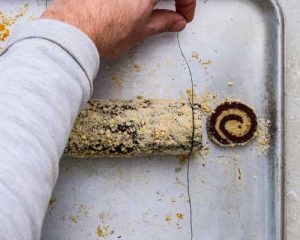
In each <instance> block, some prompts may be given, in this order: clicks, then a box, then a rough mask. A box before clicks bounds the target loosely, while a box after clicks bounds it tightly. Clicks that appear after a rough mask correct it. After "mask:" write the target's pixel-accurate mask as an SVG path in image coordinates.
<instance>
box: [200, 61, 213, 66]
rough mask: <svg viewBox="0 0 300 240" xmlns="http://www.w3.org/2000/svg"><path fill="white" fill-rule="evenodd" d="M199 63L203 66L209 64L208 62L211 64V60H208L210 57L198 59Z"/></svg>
mask: <svg viewBox="0 0 300 240" xmlns="http://www.w3.org/2000/svg"><path fill="white" fill-rule="evenodd" d="M199 63H200V64H202V65H203V66H205V65H210V64H212V63H213V62H212V60H210V59H208V60H202V59H200V60H199Z"/></svg>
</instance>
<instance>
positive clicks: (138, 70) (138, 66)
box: [131, 64, 142, 72]
mask: <svg viewBox="0 0 300 240" xmlns="http://www.w3.org/2000/svg"><path fill="white" fill-rule="evenodd" d="M141 69H142V67H141V66H140V65H138V64H133V66H132V67H131V70H132V71H133V72H140V71H141Z"/></svg>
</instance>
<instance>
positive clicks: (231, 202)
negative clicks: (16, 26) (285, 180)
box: [0, 0, 283, 240]
mask: <svg viewBox="0 0 300 240" xmlns="http://www.w3.org/2000/svg"><path fill="white" fill-rule="evenodd" d="M5 2H6V3H7V4H5ZM12 2H14V3H17V2H18V1H8V0H7V1H3V3H2V1H1V3H0V6H1V7H3V8H4V6H6V5H7V6H9V5H11V4H12ZM24 2H25V1H24ZM36 2H42V3H45V2H43V1H31V3H32V6H31V9H36V10H35V12H36V13H37V14H38V13H39V12H40V11H41V9H42V8H41V6H40V5H39V4H40V3H38V4H36ZM42 5H43V4H42ZM161 5H163V6H166V7H168V8H172V7H173V2H172V1H164V2H162V3H161ZM32 11H34V10H32ZM282 30H283V20H282V18H281V14H280V9H279V7H278V5H277V4H276V3H275V1H272V0H203V1H199V5H198V9H197V15H196V19H195V21H194V22H193V23H191V24H190V25H189V26H188V28H187V29H186V30H185V31H184V32H183V33H181V34H180V35H179V40H180V43H181V45H182V48H183V52H184V54H185V56H186V57H187V58H188V61H189V65H190V66H191V70H192V74H193V78H194V81H195V84H196V87H195V91H196V92H197V93H198V94H202V93H203V92H206V91H209V92H216V93H218V94H219V96H220V99H222V98H223V97H228V96H230V97H233V98H239V99H241V100H243V101H244V102H246V103H248V104H250V105H252V106H254V107H255V109H256V111H257V113H258V115H259V117H262V118H266V119H270V120H271V121H272V123H273V128H272V135H273V137H272V144H271V148H270V150H269V152H268V154H267V155H262V156H259V155H258V152H257V150H256V148H255V146H254V145H253V144H254V143H252V144H250V145H248V146H246V147H241V148H236V149H229V150H228V149H227V150H226V149H223V148H219V147H217V146H215V145H213V144H212V143H210V144H209V148H210V152H209V155H208V156H207V157H204V158H200V157H195V158H194V159H193V160H192V161H191V164H190V189H191V200H192V226H193V237H194V239H195V240H198V239H199V240H200V239H201V240H202V239H203V240H215V239H216V240H217V239H264V240H271V239H272V240H273V239H281V237H282V236H281V233H282V222H281V221H282V218H281V210H282V209H281V204H282V201H281V192H282V186H281V181H282V175H281V174H282V172H281V170H280V169H281V167H282V153H283V152H282V136H281V134H282V91H283V85H282V80H283V79H282V78H283V75H282V70H283V69H282V63H283V56H282V38H283V35H282V34H283V32H282ZM193 52H197V53H198V54H199V58H198V59H196V58H195V57H194V58H193V57H192V53H193ZM200 59H201V61H200ZM208 60H211V62H212V63H211V64H206V63H208V62H209V61H208ZM228 81H231V82H233V83H234V85H233V86H232V87H228V85H227V83H228ZM190 87H191V85H190V81H189V74H188V71H187V68H186V66H185V64H184V61H183V59H182V56H181V55H180V52H179V49H178V45H177V39H176V35H174V34H162V35H161V36H158V37H155V38H152V39H150V40H148V41H146V42H145V43H143V44H142V45H140V46H138V47H137V48H135V49H133V50H132V51H131V52H130V53H129V54H128V55H127V56H124V58H122V59H121V60H119V61H118V62H114V63H109V62H105V61H103V62H102V66H101V70H100V73H99V77H98V79H97V81H96V82H95V93H94V97H95V98H134V97H136V96H137V95H142V96H145V97H149V98H162V97H169V98H179V97H185V96H186V93H185V92H186V89H188V88H190ZM204 138H205V139H206V134H205V132H204ZM175 169H176V171H175ZM186 171H187V165H184V166H181V165H180V164H179V163H178V159H177V158H176V157H171V156H164V157H153V158H136V159H102V160H97V159H83V160H77V159H63V160H62V162H61V173H60V178H59V180H58V184H57V186H56V188H55V191H54V194H53V201H52V204H51V205H50V207H49V211H48V213H47V216H46V220H45V225H44V228H43V239H45V240H48V239H58V240H64V239H72V240H73V239H75V240H76V239H98V238H100V239H101V238H105V239H130V240H135V239H136V240H137V239H143V240H148V239H149V240H150V239H151V240H153V239H154V240H155V239H157V240H163V239H190V236H191V228H190V226H191V223H190V216H189V203H188V202H187V199H188V196H187V179H186ZM100 230H101V231H102V232H101V231H100ZM101 235H103V237H102V236H101Z"/></svg>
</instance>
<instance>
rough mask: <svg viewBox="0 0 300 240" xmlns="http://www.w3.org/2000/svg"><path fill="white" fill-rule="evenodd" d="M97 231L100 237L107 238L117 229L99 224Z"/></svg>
mask: <svg viewBox="0 0 300 240" xmlns="http://www.w3.org/2000/svg"><path fill="white" fill-rule="evenodd" d="M96 233H97V236H98V238H107V237H109V236H111V235H113V234H114V233H115V231H114V230H110V229H109V226H104V227H101V226H100V225H99V226H98V227H97V230H96Z"/></svg>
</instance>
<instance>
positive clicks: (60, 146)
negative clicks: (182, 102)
mask: <svg viewBox="0 0 300 240" xmlns="http://www.w3.org/2000/svg"><path fill="white" fill-rule="evenodd" d="M99 62H100V60H99V55H98V51H97V49H96V47H95V45H94V43H93V42H92V41H91V40H90V39H89V38H88V37H87V36H86V35H85V34H84V33H82V32H81V31H79V30H78V29H76V28H74V27H72V26H70V25H67V24H65V23H62V22H58V21H52V20H38V21H34V22H31V23H26V26H20V27H19V28H18V29H17V30H16V31H15V32H14V34H13V35H12V36H11V38H10V41H9V42H8V44H7V48H6V49H5V51H4V52H3V53H2V55H1V57H0V239H1V240H4V239H5V240H6V239H7V240H15V239H17V240H23V239H24V240H31V239H39V238H40V235H41V227H42V222H43V218H44V215H45V213H46V210H47V206H48V202H49V199H50V196H51V193H52V190H53V187H54V184H55V182H56V180H57V177H58V165H59V159H60V158H61V156H62V153H63V150H64V147H65V144H66V142H67V140H68V136H69V134H70V131H71V128H72V126H73V123H74V120H75V118H76V116H77V114H78V113H79V111H80V108H81V107H82V106H83V105H84V104H85V103H86V102H87V100H88V99H89V97H90V96H91V93H92V85H93V79H94V78H95V76H96V73H97V71H98V69H99Z"/></svg>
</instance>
